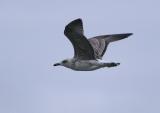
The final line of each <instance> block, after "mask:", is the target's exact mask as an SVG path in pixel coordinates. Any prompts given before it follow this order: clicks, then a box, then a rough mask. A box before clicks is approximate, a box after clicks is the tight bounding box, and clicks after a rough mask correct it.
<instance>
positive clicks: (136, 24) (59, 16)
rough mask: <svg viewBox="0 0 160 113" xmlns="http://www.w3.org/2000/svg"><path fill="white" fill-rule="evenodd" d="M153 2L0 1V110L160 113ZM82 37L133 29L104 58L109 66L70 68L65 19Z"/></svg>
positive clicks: (159, 36) (157, 19)
mask: <svg viewBox="0 0 160 113" xmlns="http://www.w3.org/2000/svg"><path fill="white" fill-rule="evenodd" d="M159 5H160V1H158V0H141V1H140V0H132V1H131V0H130V1H129V0H118V1H116V0H94V1H93V0H92V1H91V0H79V1H75V0H25V1H24V0H14V1H13V0H1V1H0V113H159V112H160V108H159V105H160V96H159V95H160V91H159V86H160V82H159V81H160V72H159V64H160V62H159V58H160V54H159V48H160V45H159V42H160V33H159V29H160V15H159V11H160V7H159ZM76 18H82V19H83V24H84V31H85V35H86V36H87V37H88V38H89V37H92V36H96V35H102V34H113V33H125V32H126V33H127V32H132V33H134V35H133V36H131V37H129V38H128V39H125V40H122V41H119V42H114V43H112V44H110V45H109V48H108V50H107V52H106V54H105V56H104V58H103V59H104V60H106V61H115V62H120V63H121V65H120V66H118V67H116V68H110V69H108V68H104V69H100V70H96V71H92V72H76V71H72V70H69V69H67V68H64V67H56V68H55V67H52V64H53V63H55V62H57V61H60V60H62V59H64V58H69V57H72V56H73V48H72V45H71V43H70V42H69V41H68V39H67V38H66V37H65V36H64V35H63V30H64V27H65V25H66V24H67V23H68V22H70V21H72V20H74V19H76Z"/></svg>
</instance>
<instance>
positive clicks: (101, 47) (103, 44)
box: [54, 18, 132, 71]
mask: <svg viewBox="0 0 160 113" xmlns="http://www.w3.org/2000/svg"><path fill="white" fill-rule="evenodd" d="M64 34H65V36H66V37H67V38H68V39H69V40H70V42H71V43H72V45H73V47H74V57H73V58H71V59H65V60H63V61H61V62H59V63H55V64H54V66H64V67H67V68H70V69H73V70H76V71H92V70H96V69H99V68H103V67H115V66H118V65H120V63H115V62H109V63H107V62H103V61H101V59H102V57H103V55H104V53H105V51H106V49H107V46H108V45H109V43H110V42H114V41H118V40H121V39H124V38H127V37H128V36H130V35H132V33H123V34H111V35H101V36H96V37H93V38H90V39H87V38H86V37H85V36H84V31H83V23H82V20H81V19H80V18H79V19H76V20H73V21H72V22H70V23H69V24H68V25H67V26H66V27H65V30H64Z"/></svg>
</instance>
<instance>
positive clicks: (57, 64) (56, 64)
mask: <svg viewBox="0 0 160 113" xmlns="http://www.w3.org/2000/svg"><path fill="white" fill-rule="evenodd" d="M59 65H61V64H60V63H55V64H53V66H59Z"/></svg>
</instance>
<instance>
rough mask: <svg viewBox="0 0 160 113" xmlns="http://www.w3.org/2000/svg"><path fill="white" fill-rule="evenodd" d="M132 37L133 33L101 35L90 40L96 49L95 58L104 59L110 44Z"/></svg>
mask: <svg viewBox="0 0 160 113" xmlns="http://www.w3.org/2000/svg"><path fill="white" fill-rule="evenodd" d="M130 35H132V33H125V34H111V35H101V36H96V37H93V38H90V39H88V40H89V42H90V44H91V45H92V47H93V49H94V53H95V58H96V59H102V57H103V55H104V53H105V52H106V49H107V46H108V44H109V43H110V42H113V41H118V40H121V39H124V38H127V37H128V36H130Z"/></svg>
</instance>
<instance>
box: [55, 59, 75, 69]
mask: <svg viewBox="0 0 160 113" xmlns="http://www.w3.org/2000/svg"><path fill="white" fill-rule="evenodd" d="M71 64H72V60H70V59H65V60H62V61H61V62H59V63H55V64H53V66H65V67H68V66H69V65H71Z"/></svg>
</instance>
